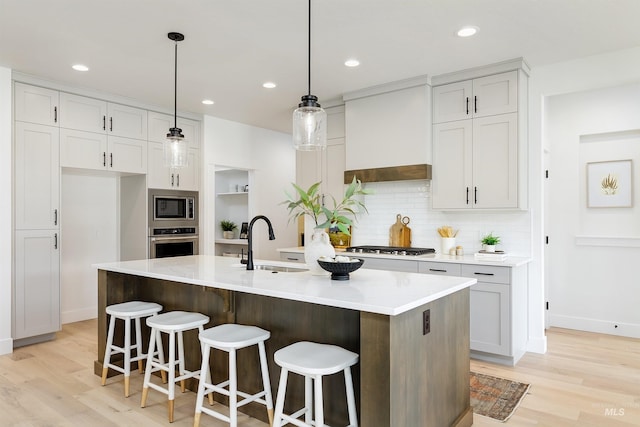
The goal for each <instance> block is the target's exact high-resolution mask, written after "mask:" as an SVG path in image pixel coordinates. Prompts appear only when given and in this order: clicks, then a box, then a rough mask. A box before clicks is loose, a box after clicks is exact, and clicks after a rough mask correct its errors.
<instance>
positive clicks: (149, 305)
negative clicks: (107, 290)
mask: <svg viewBox="0 0 640 427" xmlns="http://www.w3.org/2000/svg"><path fill="white" fill-rule="evenodd" d="M161 310H162V306H161V305H160V304H156V303H154V302H143V301H129V302H123V303H121V304H113V305H110V306H108V307H107V308H106V309H105V312H106V313H107V314H108V315H109V316H111V318H110V319H109V332H108V333H107V346H106V348H105V351H104V359H103V360H104V362H103V363H102V366H103V367H102V385H105V384H106V382H107V373H108V372H109V368H111V369H113V370H114V371H118V372H120V373H121V374H124V396H125V397H129V377H130V376H131V362H135V361H137V362H138V370H139V371H140V372H142V371H143V366H142V360H144V359H146V358H147V355H146V354H145V353H143V352H142V333H141V330H140V319H141V318H143V317H149V316H155V315H156V314H157V313H159V312H160V311H161ZM117 319H120V320H123V321H124V346H123V347H118V346H116V345H114V344H113V333H114V330H115V327H116V320H117ZM131 320H134V321H135V328H136V344H135V345H133V346H132V345H131ZM133 350H135V351H136V355H135V357H131V352H132V351H133ZM113 353H122V354H124V364H123V365H122V368H121V367H120V366H117V365H114V364H113V363H111V355H112V354H113Z"/></svg>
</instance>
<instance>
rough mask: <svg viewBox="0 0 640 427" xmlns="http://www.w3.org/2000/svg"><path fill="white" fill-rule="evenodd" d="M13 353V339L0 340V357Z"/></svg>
mask: <svg viewBox="0 0 640 427" xmlns="http://www.w3.org/2000/svg"><path fill="white" fill-rule="evenodd" d="M12 352H13V339H12V338H4V339H2V340H0V355H2V354H9V353H12Z"/></svg>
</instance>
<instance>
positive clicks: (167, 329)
mask: <svg viewBox="0 0 640 427" xmlns="http://www.w3.org/2000/svg"><path fill="white" fill-rule="evenodd" d="M208 322H209V317H208V316H205V315H204V314H200V313H192V312H187V311H170V312H167V313H162V314H159V315H157V316H153V317H150V318H148V319H147V326H149V327H150V328H151V338H150V339H149V351H148V357H147V369H146V371H145V373H144V383H143V387H142V400H141V402H140V406H141V407H142V408H144V406H145V404H146V402H147V394H148V393H149V387H151V388H152V389H154V390H157V391H159V392H161V393H164V394H166V395H167V396H168V398H169V405H168V409H169V422H173V414H174V406H175V405H174V403H175V384H176V382H178V381H180V389H181V391H182V392H183V393H184V391H185V384H184V380H186V379H187V378H198V379H199V378H200V371H199V370H198V371H187V370H186V369H185V363H184V342H183V337H182V333H183V332H185V331H188V330H191V329H198V330H199V331H200V332H202V331H203V330H204V325H205V324H206V323H208ZM162 332H164V333H166V334H168V335H169V348H168V352H169V361H168V362H167V363H165V361H164V355H163V354H162V352H158V358H155V357H154V346H155V343H156V341H157V342H161V339H160V334H161V333H162ZM176 335H177V337H178V359H176ZM154 337H155V339H154ZM176 367H177V368H178V376H176ZM156 371H161V373H163V372H167V373H168V377H169V378H168V380H167V388H164V387H162V386H160V385H158V384H154V383H153V382H151V374H152V373H153V372H156ZM206 375H209V371H208V370H207V373H206Z"/></svg>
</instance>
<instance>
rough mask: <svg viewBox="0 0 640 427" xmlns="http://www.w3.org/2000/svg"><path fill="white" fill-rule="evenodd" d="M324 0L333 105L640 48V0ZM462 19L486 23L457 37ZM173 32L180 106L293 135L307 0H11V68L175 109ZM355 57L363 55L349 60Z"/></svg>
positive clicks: (322, 28) (4, 3)
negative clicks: (352, 96)
mask: <svg viewBox="0 0 640 427" xmlns="http://www.w3.org/2000/svg"><path fill="white" fill-rule="evenodd" d="M312 1H313V3H312V8H313V9H312V10H313V16H312V34H313V35H312V37H313V42H312V43H313V45H312V46H313V47H312V90H311V92H312V93H313V94H314V95H317V96H318V98H319V99H320V102H321V103H322V102H323V101H327V100H329V101H331V100H335V99H339V98H340V96H341V95H342V94H343V93H345V92H350V91H353V90H357V89H362V88H366V87H370V86H375V85H379V84H383V83H387V82H392V81H397V80H402V79H406V78H410V77H416V76H422V75H430V76H433V75H438V74H442V73H447V72H451V71H456V70H461V69H465V68H471V67H476V66H481V65H486V64H490V63H494V62H499V61H504V60H508V59H512V58H517V57H524V58H525V60H526V61H527V62H528V63H529V65H530V66H531V67H532V68H535V67H537V66H540V65H545V64H550V63H555V62H560V61H564V60H567V59H571V58H578V57H584V56H589V55H594V54H599V53H603V52H606V51H613V50H618V49H624V48H629V47H635V46H640V1H638V0H312ZM463 25H475V26H477V27H479V28H480V31H479V33H478V34H477V35H476V36H475V37H473V38H468V39H461V38H458V37H456V36H455V35H454V33H455V31H456V30H457V29H458V28H459V27H461V26H463ZM170 31H177V32H181V33H183V34H184V35H185V41H183V42H181V43H180V44H179V46H178V109H179V110H184V111H191V112H195V113H202V114H208V115H212V116H216V117H221V118H225V119H229V120H234V121H238V122H242V123H247V124H252V125H255V126H260V127H264V128H268V129H274V130H278V131H283V132H290V126H291V112H292V111H293V108H295V106H296V105H297V103H298V102H299V101H300V96H302V95H304V94H305V93H306V92H307V1H305V0H106V1H105V0H102V1H97V0H0V40H1V42H0V65H2V66H5V67H9V68H12V69H14V70H16V71H20V72H23V73H27V74H31V75H34V76H38V77H43V78H46V79H50V80H53V81H55V82H59V83H64V84H69V85H73V86H78V87H84V88H90V89H94V90H98V91H102V92H107V93H111V94H115V95H120V96H126V97H129V98H133V99H136V100H139V101H142V102H145V103H149V104H153V105H158V106H160V107H163V108H167V109H169V110H172V109H173V49H174V45H173V42H172V41H170V40H169V39H168V38H167V33H168V32H170ZM350 57H356V58H358V59H359V60H360V62H361V65H360V66H359V67H357V68H347V67H345V66H344V65H343V63H344V61H345V60H346V59H348V58H350ZM75 63H83V64H86V65H88V66H89V67H90V71H89V72H87V73H79V72H76V71H73V70H72V69H71V65H72V64H75ZM265 81H273V82H275V83H277V84H278V86H277V88H275V89H271V90H268V89H264V88H263V87H262V83H263V82H265ZM204 98H210V99H213V100H214V101H215V104H214V105H212V106H205V105H202V104H201V101H202V99H204Z"/></svg>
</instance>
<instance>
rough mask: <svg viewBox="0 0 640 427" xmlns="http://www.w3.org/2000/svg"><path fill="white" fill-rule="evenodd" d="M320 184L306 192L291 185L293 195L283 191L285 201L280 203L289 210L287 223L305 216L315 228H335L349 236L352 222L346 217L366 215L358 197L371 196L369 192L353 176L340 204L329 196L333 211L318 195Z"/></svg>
mask: <svg viewBox="0 0 640 427" xmlns="http://www.w3.org/2000/svg"><path fill="white" fill-rule="evenodd" d="M320 184H321V182H316V183H315V184H313V185H311V187H309V189H308V190H306V191H305V190H304V189H302V188H301V187H299V186H298V185H296V184H292V185H293V188H294V189H295V190H296V192H295V193H294V195H290V194H289V193H288V192H286V191H285V194H286V195H287V200H285V201H284V202H282V203H283V204H286V205H287V209H289V221H293V220H296V219H297V218H299V217H301V216H304V215H307V216H309V217H310V218H311V219H312V220H313V222H314V223H315V225H316V226H315V228H332V227H337V228H338V230H340V231H341V232H342V233H345V234H346V235H350V232H349V226H351V225H352V224H353V220H352V219H351V218H349V217H348V216H347V215H351V216H352V217H353V218H354V219H355V217H356V215H357V214H358V213H360V211H361V210H362V211H364V212H367V213H368V211H367V208H366V206H365V205H364V203H363V202H362V201H361V200H359V199H358V197H359V196H363V195H365V194H371V192H370V191H368V190H366V189H364V188H362V182H360V180H357V179H356V177H355V176H354V177H353V180H352V181H351V184H349V186H348V187H347V189H346V190H345V192H344V198H343V199H342V201H340V203H338V201H337V200H336V199H335V197H333V196H330V197H331V202H332V204H333V209H330V208H329V207H328V206H327V203H323V198H324V197H323V195H322V194H320Z"/></svg>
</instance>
